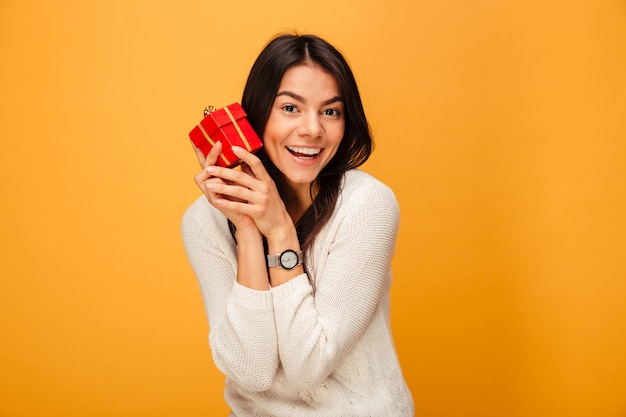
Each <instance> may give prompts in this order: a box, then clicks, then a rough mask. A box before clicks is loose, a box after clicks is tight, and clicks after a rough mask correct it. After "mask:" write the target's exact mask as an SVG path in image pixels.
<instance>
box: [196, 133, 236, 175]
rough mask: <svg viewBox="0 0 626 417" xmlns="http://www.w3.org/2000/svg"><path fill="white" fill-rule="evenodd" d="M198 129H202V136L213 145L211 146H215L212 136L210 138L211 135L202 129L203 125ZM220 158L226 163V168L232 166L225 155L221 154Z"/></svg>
mask: <svg viewBox="0 0 626 417" xmlns="http://www.w3.org/2000/svg"><path fill="white" fill-rule="evenodd" d="M198 127H199V128H200V131H201V132H202V134H203V135H204V137H205V138H206V140H207V141H208V142H209V143H210V144H211V146H215V141H214V140H213V139H211V136H209V134H208V133H207V132H206V130H204V127H202V124H201V123H198ZM220 158H222V161H224V163H225V164H226V166H228V165H230V161H229V160H228V158H226V157H225V156H224V154H223V153H221V152H220Z"/></svg>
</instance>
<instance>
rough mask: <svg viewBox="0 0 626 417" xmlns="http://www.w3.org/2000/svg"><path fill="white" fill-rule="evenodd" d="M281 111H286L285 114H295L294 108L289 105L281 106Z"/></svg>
mask: <svg viewBox="0 0 626 417" xmlns="http://www.w3.org/2000/svg"><path fill="white" fill-rule="evenodd" d="M283 110H284V111H286V112H287V113H295V112H296V110H297V109H296V106H293V105H291V104H286V105H284V106H283Z"/></svg>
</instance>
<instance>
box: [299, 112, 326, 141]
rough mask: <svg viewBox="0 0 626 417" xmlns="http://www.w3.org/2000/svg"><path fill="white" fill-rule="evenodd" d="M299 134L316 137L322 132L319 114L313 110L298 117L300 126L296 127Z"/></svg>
mask: <svg viewBox="0 0 626 417" xmlns="http://www.w3.org/2000/svg"><path fill="white" fill-rule="evenodd" d="M298 134H299V135H300V136H308V137H310V138H317V137H319V136H320V135H321V134H322V125H321V123H320V115H319V114H317V113H315V112H309V113H305V114H303V115H302V117H301V118H300V126H299V128H298Z"/></svg>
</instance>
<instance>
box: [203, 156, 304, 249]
mask: <svg viewBox="0 0 626 417" xmlns="http://www.w3.org/2000/svg"><path fill="white" fill-rule="evenodd" d="M212 152H213V150H212V151H211V153H209V155H207V160H208V159H209V156H211V154H212ZM233 152H234V153H235V155H236V156H237V157H238V158H240V159H241V160H242V161H243V165H242V170H235V169H230V168H222V167H219V166H215V165H214V161H213V164H208V165H206V167H205V169H204V170H203V171H202V173H201V174H198V176H197V177H196V181H197V182H198V181H199V183H198V184H199V185H200V183H203V184H204V188H205V191H206V192H205V194H206V195H207V197H208V198H209V201H210V202H211V204H213V205H214V206H215V207H216V208H217V209H218V210H220V211H222V212H223V213H224V214H226V216H228V217H229V218H230V219H231V221H233V223H235V226H238V225H237V221H235V218H236V219H237V220H238V221H240V220H243V219H252V220H253V221H254V224H255V225H256V227H257V228H258V229H259V231H260V232H261V233H262V234H263V235H264V236H266V237H267V238H268V239H269V238H271V237H272V236H275V235H280V234H281V233H286V232H285V231H286V230H287V229H289V228H291V229H293V228H294V226H293V221H292V220H291V217H289V214H288V213H287V210H286V209H285V205H284V203H283V201H282V199H281V198H280V195H279V194H278V190H277V189H276V184H275V183H274V181H273V180H272V178H271V177H270V176H269V174H268V173H267V171H266V170H265V167H264V166H263V164H262V163H261V161H260V160H259V158H257V157H256V156H255V155H253V154H252V153H250V152H247V151H246V150H244V149H242V148H240V147H237V146H233ZM212 158H216V157H215V156H212ZM215 160H217V159H215ZM205 178H206V179H205ZM201 188H202V186H201Z"/></svg>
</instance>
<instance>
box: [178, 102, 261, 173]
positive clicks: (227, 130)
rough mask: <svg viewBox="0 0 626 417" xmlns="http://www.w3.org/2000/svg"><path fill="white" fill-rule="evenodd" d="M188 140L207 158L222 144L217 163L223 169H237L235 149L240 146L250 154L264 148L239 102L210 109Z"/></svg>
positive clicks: (206, 110) (210, 107)
mask: <svg viewBox="0 0 626 417" xmlns="http://www.w3.org/2000/svg"><path fill="white" fill-rule="evenodd" d="M189 137H190V138H191V141H192V142H193V144H194V145H195V146H196V147H197V148H199V149H200V150H201V151H202V153H203V154H204V156H206V155H207V154H208V153H209V151H210V150H211V148H213V145H215V143H216V142H218V141H219V142H222V153H221V154H220V156H219V158H218V159H217V162H216V163H215V164H216V165H219V166H222V167H234V166H237V165H238V164H239V163H240V162H241V160H239V159H238V158H237V157H236V156H235V154H234V153H233V151H232V149H231V148H232V147H233V146H240V147H242V148H244V149H246V150H248V152H256V151H258V150H259V149H261V147H262V146H263V143H261V140H260V139H259V137H258V136H257V134H256V133H255V132H254V130H253V129H252V126H250V123H249V122H248V119H247V118H246V112H244V110H243V108H242V107H241V106H240V105H239V104H238V103H233V104H231V105H229V106H226V107H223V108H221V109H217V110H215V109H214V108H213V107H212V106H209V107H207V108H206V109H205V110H204V119H202V120H201V121H200V123H198V125H197V126H196V127H194V128H193V130H192V131H191V132H189Z"/></svg>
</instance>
